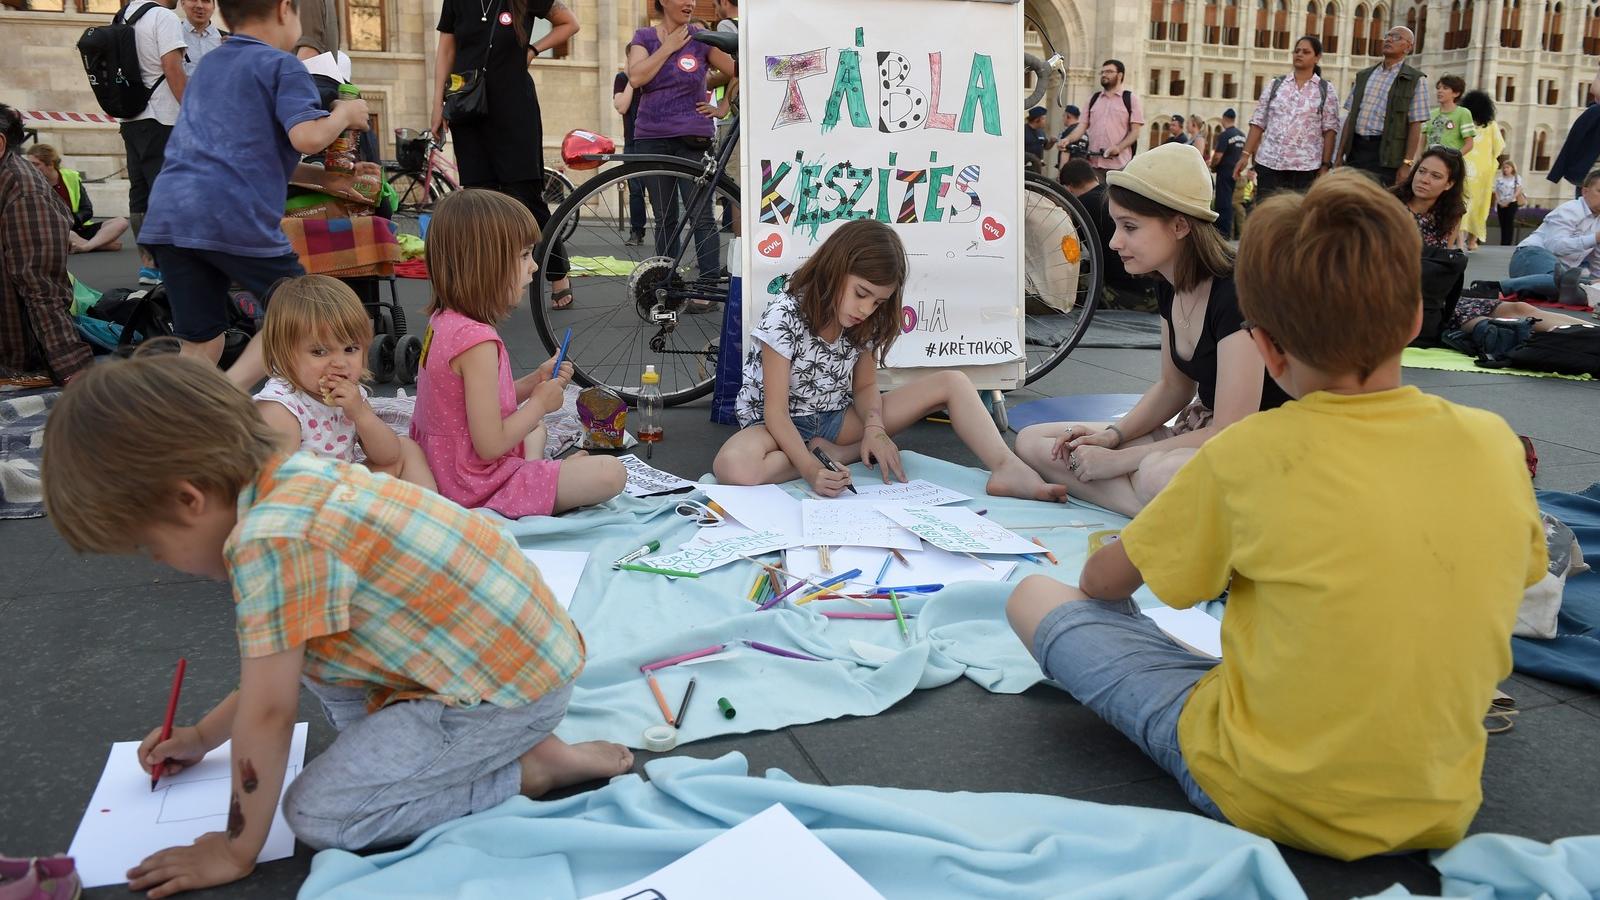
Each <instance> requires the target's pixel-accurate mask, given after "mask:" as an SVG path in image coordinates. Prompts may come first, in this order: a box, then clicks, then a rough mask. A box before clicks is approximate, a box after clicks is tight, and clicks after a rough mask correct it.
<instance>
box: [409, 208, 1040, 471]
mask: <svg viewBox="0 0 1600 900" xmlns="http://www.w3.org/2000/svg"><path fill="white" fill-rule="evenodd" d="M435 227H437V225H436V226H435ZM907 268H908V264H907V262H906V254H905V248H904V246H903V245H902V244H901V243H900V237H899V235H897V234H895V232H894V230H893V229H892V228H890V227H889V226H887V225H885V224H883V223H881V222H876V221H873V220H870V219H863V220H858V221H854V222H848V223H846V224H845V225H843V226H841V227H840V228H839V229H838V230H837V231H835V232H834V233H833V234H832V235H830V236H829V237H828V239H827V240H826V241H824V242H823V244H822V246H821V247H819V248H818V249H817V252H816V254H815V255H813V256H812V257H811V258H810V259H808V260H806V262H805V263H804V264H803V265H801V266H800V268H799V269H798V270H796V271H795V273H794V276H793V277H792V278H791V279H790V280H789V283H788V287H787V290H786V292H785V293H783V294H781V295H779V296H778V297H776V298H774V299H773V301H772V302H771V303H769V304H768V305H767V308H766V310H765V311H764V312H763V313H762V315H761V322H760V324H759V325H757V326H756V328H755V329H754V330H752V331H751V337H752V338H754V340H753V341H752V342H751V347H750V349H749V351H748V352H747V354H746V356H745V361H744V385H743V386H742V387H741V388H740V390H739V397H738V401H737V404H736V408H735V412H736V414H737V415H738V417H739V424H740V425H741V426H743V430H741V431H740V432H739V433H738V434H736V435H734V436H733V437H732V438H729V439H728V442H727V443H726V444H724V445H722V449H721V450H720V451H719V452H718V453H717V458H716V461H715V462H714V463H713V464H712V471H714V472H715V473H716V476H717V480H718V481H720V482H722V483H723V484H774V483H777V482H782V481H788V480H789V479H791V478H794V477H795V476H796V475H799V476H800V477H803V478H805V480H806V481H807V482H809V483H810V484H811V487H812V489H813V490H815V491H816V492H817V493H818V494H820V495H822V496H824V497H833V496H837V495H838V494H839V493H841V492H842V491H844V490H845V487H846V486H847V485H848V484H849V483H850V473H849V472H848V471H844V470H843V469H842V467H841V469H840V470H839V471H833V470H830V469H829V468H827V467H825V466H824V465H823V464H822V463H821V462H820V461H819V460H817V458H816V457H814V456H813V455H812V454H811V452H810V449H811V448H812V447H816V448H819V449H821V450H822V451H824V452H825V453H827V454H828V456H830V457H832V458H833V460H835V461H837V462H839V463H841V464H849V463H852V462H855V461H856V460H865V461H866V463H867V465H868V466H872V467H875V468H878V469H879V470H880V472H881V474H882V475H883V480H884V481H885V482H886V483H887V482H888V481H889V479H890V477H891V476H893V477H894V478H897V479H898V480H900V481H905V480H906V475H905V469H904V467H903V466H902V465H901V463H900V448H899V447H897V446H896V445H895V442H894V439H893V438H892V435H893V434H895V433H897V432H899V431H901V430H903V429H905V428H907V427H908V426H910V425H911V424H913V423H915V422H917V421H918V420H920V419H921V418H922V417H924V416H926V415H928V414H929V413H931V412H934V411H936V410H940V409H945V410H949V412H950V422H951V424H952V425H953V426H954V427H955V430H956V434H957V435H958V436H960V438H961V440H962V441H963V442H964V443H965V444H966V445H967V447H968V449H970V450H972V452H973V453H975V454H977V456H978V458H979V459H980V460H982V461H983V464H984V466H985V467H986V468H988V469H989V470H990V472H991V473H992V474H991V476H990V478H989V483H988V487H987V489H988V492H989V493H990V494H994V495H997V496H1009V497H1021V498H1024V499H1028V500H1055V501H1059V500H1062V499H1064V498H1065V497H1066V494H1067V489H1066V488H1065V487H1063V486H1061V485H1053V484H1050V483H1048V482H1046V481H1045V480H1044V479H1043V478H1041V477H1039V475H1038V474H1037V473H1035V472H1034V471H1033V470H1032V469H1030V468H1028V465H1027V464H1026V463H1024V462H1023V461H1022V460H1021V459H1020V458H1018V457H1017V455H1016V454H1015V453H1013V452H1011V448H1009V447H1007V446H1006V442H1005V439H1004V438H1002V437H1001V436H1000V432H999V431H998V430H996V428H995V426H994V421H993V420H992V419H991V418H990V417H989V411H988V410H987V409H985V408H984V405H983V401H982V400H981V399H979V397H978V392H977V390H976V389H975V388H973V386H972V381H971V380H970V379H969V378H967V376H966V375H965V374H964V373H962V372H958V371H955V370H951V369H946V370H943V371H939V372H936V373H934V374H930V375H926V376H923V377H922V378H918V379H917V380H915V381H913V382H911V383H909V384H906V385H903V386H901V387H898V388H895V389H894V390H892V391H889V392H888V393H886V394H880V393H879V392H878V375H877V372H878V366H879V365H881V364H882V363H883V360H884V359H885V358H886V357H887V356H888V353H889V347H890V345H891V344H893V343H894V340H895V338H896V337H898V336H899V334H900V309H901V305H902V304H901V292H902V290H903V288H904V286H905V282H906V276H907Z"/></svg>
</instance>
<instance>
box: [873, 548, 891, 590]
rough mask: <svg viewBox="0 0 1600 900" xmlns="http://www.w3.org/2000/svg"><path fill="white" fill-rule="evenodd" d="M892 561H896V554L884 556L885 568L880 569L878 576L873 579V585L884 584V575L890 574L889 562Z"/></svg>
mask: <svg viewBox="0 0 1600 900" xmlns="http://www.w3.org/2000/svg"><path fill="white" fill-rule="evenodd" d="M892 562H894V556H893V555H892V554H891V555H889V556H885V557H884V558H883V568H881V569H879V570H878V577H877V578H875V579H873V582H872V586H873V587H877V586H878V585H880V584H883V576H885V575H887V574H889V564H890V563H892Z"/></svg>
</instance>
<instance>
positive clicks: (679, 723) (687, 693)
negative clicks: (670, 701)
mask: <svg viewBox="0 0 1600 900" xmlns="http://www.w3.org/2000/svg"><path fill="white" fill-rule="evenodd" d="M693 696H694V678H693V677H691V678H690V679H689V686H688V687H686V688H684V689H683V702H682V703H679V704H678V717H677V718H676V719H673V720H672V727H673V728H682V727H683V714H684V713H686V712H688V711H689V698H690V697H693Z"/></svg>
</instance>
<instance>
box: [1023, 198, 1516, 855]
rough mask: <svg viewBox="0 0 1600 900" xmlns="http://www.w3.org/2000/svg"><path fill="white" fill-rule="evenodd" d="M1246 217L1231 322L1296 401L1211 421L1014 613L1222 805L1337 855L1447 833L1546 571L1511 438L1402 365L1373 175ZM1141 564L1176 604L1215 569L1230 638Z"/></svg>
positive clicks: (1470, 784) (1067, 681)
mask: <svg viewBox="0 0 1600 900" xmlns="http://www.w3.org/2000/svg"><path fill="white" fill-rule="evenodd" d="M1251 218H1252V222H1251V224H1250V227H1249V228H1247V229H1245V235H1244V240H1243V242H1242V243H1241V245H1240V247H1239V268H1238V271H1239V305H1240V306H1241V307H1242V308H1243V311H1244V314H1245V316H1246V317H1247V318H1248V319H1249V324H1246V325H1245V326H1244V327H1245V329H1246V330H1247V334H1248V336H1249V338H1250V339H1251V340H1252V341H1253V342H1254V345H1255V349H1257V350H1258V351H1259V353H1260V354H1261V356H1262V357H1263V358H1264V359H1265V360H1266V364H1267V367H1268V369H1270V370H1271V372H1272V377H1273V379H1274V380H1275V381H1276V382H1278V383H1279V384H1281V385H1283V387H1284V388H1285V389H1286V390H1288V391H1289V393H1290V394H1292V395H1294V396H1295V397H1296V398H1297V400H1296V401H1295V402H1293V403H1288V404H1285V405H1284V406H1282V407H1280V408H1279V409H1275V410H1271V411H1269V412H1263V413H1261V414H1259V415H1255V416H1251V417H1249V418H1247V419H1245V420H1244V421H1242V422H1239V423H1237V424H1235V425H1234V426H1233V427H1231V428H1229V429H1227V430H1226V431H1224V432H1222V433H1221V434H1219V435H1217V436H1216V437H1215V438H1213V439H1212V440H1210V441H1208V442H1206V444H1205V446H1203V447H1201V448H1200V449H1199V451H1198V452H1197V453H1196V454H1195V455H1194V458H1193V459H1192V460H1190V461H1189V464H1188V465H1186V466H1184V467H1183V469H1182V471H1180V472H1179V473H1178V474H1177V476H1176V477H1175V478H1174V479H1173V480H1172V483H1171V484H1170V485H1168V486H1167V488H1166V490H1164V491H1162V492H1161V494H1160V495H1159V496H1158V497H1156V498H1155V500H1154V501H1153V502H1152V503H1151V504H1150V505H1149V506H1148V507H1146V508H1145V509H1144V511H1142V512H1141V513H1140V514H1139V515H1138V517H1137V518H1135V519H1134V520H1133V522H1132V523H1131V524H1129V525H1128V526H1127V527H1126V528H1124V529H1123V530H1122V533H1121V539H1120V540H1119V541H1116V542H1113V543H1111V544H1109V545H1107V546H1106V547H1105V548H1104V549H1102V550H1100V551H1099V552H1097V553H1096V554H1095V555H1094V556H1092V557H1090V558H1089V561H1088V563H1087V564H1086V565H1085V566H1084V568H1083V573H1082V575H1081V576H1080V578H1079V584H1078V586H1072V585H1065V584H1062V583H1060V582H1058V581H1055V580H1053V579H1051V578H1048V577H1046V576H1043V575H1034V576H1032V577H1030V578H1028V579H1026V580H1025V581H1023V582H1022V583H1021V584H1020V585H1018V586H1017V589H1016V590H1015V591H1014V592H1013V593H1012V595H1011V598H1010V600H1009V601H1008V602H1007V604H1006V614H1007V617H1008V618H1009V619H1010V622H1011V625H1012V628H1013V629H1015V631H1016V633H1017V635H1018V637H1020V638H1021V640H1022V642H1023V644H1024V645H1025V646H1027V647H1028V648H1029V650H1031V651H1032V653H1033V655H1034V657H1035V658H1037V659H1038V660H1039V664H1040V667H1041V668H1042V669H1043V670H1044V673H1045V676H1046V677H1048V678H1050V679H1052V680H1053V681H1055V682H1056V683H1057V684H1059V685H1061V687H1063V688H1065V689H1066V690H1067V691H1068V692H1069V693H1071V694H1072V695H1073V696H1075V697H1077V698H1079V700H1081V701H1082V702H1083V703H1084V704H1085V705H1087V706H1089V707H1090V708H1091V709H1093V710H1094V711H1095V712H1096V713H1098V714H1099V715H1100V716H1102V717H1103V718H1105V719H1106V720H1107V721H1108V722H1110V723H1111V724H1112V725H1114V726H1115V727H1116V728H1117V729H1118V730H1119V731H1121V732H1122V733H1123V734H1125V735H1127V736H1128V737H1129V738H1130V739H1131V740H1133V741H1134V743H1135V744H1137V745H1138V747H1139V748H1140V749H1141V750H1143V751H1144V752H1145V753H1146V754H1148V755H1149V756H1150V757H1151V758H1152V759H1153V760H1154V761H1155V762H1156V764H1157V765H1159V766H1161V768H1163V769H1165V770H1166V771H1167V772H1168V773H1170V774H1171V775H1172V776H1173V777H1175V778H1176V779H1177V781H1178V784H1179V785H1180V786H1181V787H1182V788H1183V791H1184V793H1185V794H1186V795H1187V796H1188V798H1189V801H1190V803H1192V804H1193V805H1194V806H1195V808H1197V809H1198V810H1200V811H1201V812H1203V813H1205V814H1207V815H1209V816H1211V817H1212V818H1214V819H1218V820H1220V821H1225V822H1228V823H1231V824H1233V825H1235V826H1237V827H1239V828H1243V829H1245V830H1247V831H1251V832H1254V833H1256V834H1259V835H1262V836H1264V837H1267V838H1270V839H1272V840H1275V841H1280V842H1282V843H1284V844H1288V845H1290V846H1293V847H1299V848H1302V849H1305V850H1309V851H1312V852H1314V853H1320V854H1324V855H1326V856H1331V857H1334V858H1336V859H1357V858H1360V857H1365V856H1372V855H1375V854H1381V853H1395V852H1401V851H1408V850H1419V849H1428V848H1438V847H1449V846H1451V845H1452V844H1454V843H1456V842H1457V841H1459V840H1460V839H1461V838H1462V837H1463V836H1464V835H1465V834H1466V831H1467V826H1468V825H1469V824H1470V823H1471V822H1472V817H1473V814H1474V813H1476V812H1477V810H1478V806H1479V804H1480V803H1481V802H1482V799H1483V791H1482V787H1481V784H1480V779H1481V776H1482V773H1483V761H1484V751H1485V746H1486V743H1487V735H1486V733H1485V731H1484V727H1483V712H1484V710H1485V709H1486V708H1488V705H1489V700H1490V698H1491V697H1493V696H1494V692H1495V685H1496V684H1497V683H1498V682H1499V681H1500V680H1501V679H1503V678H1505V677H1506V676H1507V675H1509V674H1511V628H1512V625H1513V624H1514V622H1515V621H1516V613H1517V607H1518V605H1519V603H1520V602H1521V600H1522V594H1523V590H1524V589H1525V588H1526V587H1528V586H1529V585H1532V584H1534V583H1535V582H1537V581H1539V580H1540V578H1542V577H1543V576H1544V573H1545V565H1546V551H1545V537H1544V529H1543V527H1542V526H1541V524H1540V520H1539V508H1538V505H1537V504H1536V503H1535V501H1534V496H1533V489H1532V485H1531V483H1530V481H1529V479H1528V470H1527V466H1526V464H1525V463H1524V461H1523V450H1522V445H1521V444H1520V443H1519V442H1518V440H1517V436H1516V434H1515V433H1513V432H1512V430H1511V429H1510V428H1509V427H1507V425H1506V423H1505V421H1504V420H1502V419H1501V418H1500V417H1499V416H1497V415H1495V414H1493V413H1490V412H1486V411H1483V410H1478V409H1469V408H1467V407H1463V406H1457V405H1455V404H1453V403H1450V402H1449V401H1447V400H1444V399H1442V398H1440V397H1436V396H1431V395H1429V394H1424V393H1422V392H1421V391H1419V390H1417V389H1416V388H1415V387H1410V386H1404V385H1402V384H1401V378H1400V375H1401V370H1400V353H1401V350H1403V349H1404V348H1405V346H1406V344H1407V342H1409V341H1410V340H1411V339H1412V338H1413V337H1414V336H1415V335H1416V334H1417V332H1418V330H1419V328H1420V327H1421V324H1422V307H1421V297H1420V290H1419V287H1418V285H1419V281H1420V278H1421V269H1420V260H1421V241H1420V240H1419V239H1418V236H1417V230H1416V228H1415V226H1414V225H1413V223H1412V219H1411V217H1409V216H1408V215H1407V214H1406V213H1405V211H1404V210H1402V209H1401V208H1400V206H1399V205H1398V204H1396V203H1395V202H1394V200H1393V199H1392V198H1390V197H1388V196H1386V195H1385V194H1384V192H1383V190H1382V189H1381V188H1379V187H1378V186H1377V185H1376V184H1373V183H1371V182H1370V181H1369V180H1368V179H1367V178H1366V177H1365V176H1363V175H1361V174H1358V173H1355V172H1336V173H1334V174H1331V175H1328V176H1326V177H1323V178H1321V179H1318V180H1317V182H1316V183H1315V184H1314V185H1312V186H1311V188H1310V190H1309V191H1307V192H1306V194H1305V195H1303V196H1302V195H1300V194H1297V193H1293V192H1284V193H1280V194H1278V195H1277V196H1275V197H1273V198H1272V199H1271V200H1267V201H1265V202H1263V203H1262V205H1261V206H1260V207H1259V208H1258V209H1257V210H1256V211H1255V212H1254V213H1253V214H1252V217H1251ZM1353 284H1360V285H1362V288H1361V290H1351V289H1350V286H1351V285H1353ZM1441 460H1447V461H1448V464H1445V465H1441V464H1440V462H1441ZM1462 484H1470V485H1472V489H1471V490H1470V491H1463V490H1461V485H1462ZM1397 522H1404V523H1406V524H1405V527H1400V528H1393V527H1383V525H1382V523H1397ZM1441 548H1449V549H1448V550H1446V551H1443V552H1441ZM1142 584H1148V585H1149V587H1150V590H1151V591H1152V592H1154V594H1155V596H1156V597H1157V598H1158V599H1159V600H1160V601H1161V602H1162V603H1165V604H1166V605H1168V606H1173V607H1177V608H1180V609H1182V608H1189V607H1193V606H1194V605H1195V604H1197V603H1201V602H1203V601H1206V600H1210V599H1212V598H1214V597H1216V596H1218V595H1219V594H1221V593H1222V592H1223V591H1224V590H1228V591H1229V597H1228V604H1227V614H1226V615H1225V616H1224V618H1223V620H1222V659H1221V660H1217V659H1213V658H1211V657H1205V656H1199V655H1196V654H1194V653H1192V652H1191V651H1189V650H1187V649H1185V648H1183V647H1181V646H1179V645H1178V644H1177V643H1176V642H1174V641H1173V640H1172V639H1171V638H1170V637H1168V636H1167V635H1166V634H1164V633H1163V632H1162V631H1161V630H1160V629H1159V628H1158V627H1157V626H1156V624H1155V623H1154V622H1153V621H1151V620H1150V619H1149V618H1148V617H1146V616H1144V615H1143V614H1141V613H1140V612H1139V607H1138V605H1137V604H1136V603H1135V602H1134V600H1133V599H1132V596H1133V593H1134V591H1135V590H1137V589H1138V588H1139V587H1140V586H1141V585H1142Z"/></svg>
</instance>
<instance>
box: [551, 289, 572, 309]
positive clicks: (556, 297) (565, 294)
mask: <svg viewBox="0 0 1600 900" xmlns="http://www.w3.org/2000/svg"><path fill="white" fill-rule="evenodd" d="M563 299H565V300H566V301H567V302H565V303H562V302H561V301H562V300H563ZM571 307H572V288H562V289H561V290H559V291H556V292H555V293H554V294H551V295H550V308H551V309H570V308H571Z"/></svg>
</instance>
